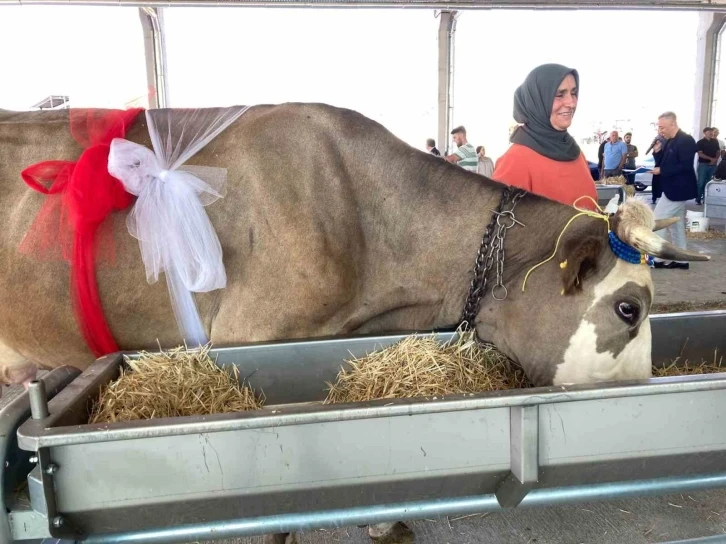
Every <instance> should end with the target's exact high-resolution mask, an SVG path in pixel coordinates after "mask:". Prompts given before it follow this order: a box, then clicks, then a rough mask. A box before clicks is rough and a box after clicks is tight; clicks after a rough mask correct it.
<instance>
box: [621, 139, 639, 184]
mask: <svg viewBox="0 0 726 544" xmlns="http://www.w3.org/2000/svg"><path fill="white" fill-rule="evenodd" d="M632 139H633V133H632V132H626V133H625V136H623V140H624V141H625V145H626V146H627V147H628V152H627V154H626V155H625V165H623V168H625V169H626V170H635V159H636V157H637V156H638V148H637V147H636V146H634V145H633V144H631V143H630V142H631V141H632ZM625 177H626V178H627V180H628V183H629V184H631V185H632V184H633V183H635V173H633V172H630V173H628V174H626V175H625Z"/></svg>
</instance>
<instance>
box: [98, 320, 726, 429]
mask: <svg viewBox="0 0 726 544" xmlns="http://www.w3.org/2000/svg"><path fill="white" fill-rule="evenodd" d="M346 363H347V364H346V365H345V366H344V367H342V368H341V370H340V372H339V373H338V376H337V379H336V382H335V384H330V383H328V387H329V393H328V396H327V399H326V400H325V401H324V402H325V404H337V403H348V402H365V401H369V400H377V399H400V398H414V397H418V398H430V399H432V400H436V399H440V398H442V397H445V396H448V395H457V394H474V393H483V392H487V391H502V390H511V389H522V388H527V387H531V384H530V383H529V381H528V380H527V378H526V376H525V374H524V372H523V371H522V369H521V368H519V367H518V366H517V365H516V364H514V363H512V362H511V361H510V360H509V359H508V358H507V357H506V356H505V355H503V354H502V353H501V352H499V351H498V350H497V349H496V348H495V347H494V346H491V345H488V344H481V343H479V342H477V340H476V339H475V337H474V333H473V332H466V333H464V332H460V333H459V334H458V336H457V337H456V339H455V340H453V341H450V342H447V343H441V342H439V341H437V340H436V339H435V338H434V336H432V335H430V336H408V337H406V338H404V339H403V340H401V341H400V342H397V343H396V344H393V345H391V346H389V347H387V348H384V349H381V350H378V351H374V352H373V353H371V354H369V355H367V356H365V357H362V358H357V359H356V358H353V359H351V360H349V361H346ZM126 364H127V365H128V369H123V368H122V370H121V375H120V377H119V378H118V379H117V380H115V381H113V382H111V383H109V384H108V385H106V386H104V387H103V388H102V389H101V391H100V393H99V397H98V400H97V401H96V402H95V403H94V406H93V409H92V413H91V418H90V423H111V422H118V421H130V420H143V419H154V418H166V417H183V416H198V415H208V414H223V413H232V412H244V411H249V410H259V409H261V408H262V406H263V405H264V397H263V396H262V395H259V396H258V395H255V393H254V391H253V390H252V389H251V388H250V387H248V386H247V385H245V384H242V385H240V383H239V375H238V370H237V367H236V366H234V365H231V367H230V370H226V369H223V368H220V367H219V366H217V365H216V363H215V362H214V361H213V360H212V359H211V358H210V357H209V346H207V347H205V348H204V349H201V350H200V349H196V350H189V349H186V348H184V347H179V348H176V349H173V350H170V351H165V352H163V351H162V352H161V353H154V354H149V353H142V354H141V355H140V357H139V358H138V359H136V360H133V359H128V358H127V359H126ZM718 372H726V366H724V365H723V360H722V358H717V356H716V355H715V356H714V360H713V361H712V362H710V363H707V362H705V361H704V362H701V364H693V363H690V362H689V361H684V362H683V363H681V362H680V361H679V360H678V359H676V360H675V361H673V362H672V363H671V364H669V365H667V366H665V367H660V368H657V367H653V376H655V377H665V376H684V375H693V374H711V373H718Z"/></svg>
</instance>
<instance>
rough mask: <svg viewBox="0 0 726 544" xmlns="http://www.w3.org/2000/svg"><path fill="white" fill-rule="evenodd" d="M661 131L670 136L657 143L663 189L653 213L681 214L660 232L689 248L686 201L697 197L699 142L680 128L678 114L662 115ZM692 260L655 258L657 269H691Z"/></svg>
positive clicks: (664, 215) (660, 216)
mask: <svg viewBox="0 0 726 544" xmlns="http://www.w3.org/2000/svg"><path fill="white" fill-rule="evenodd" d="M658 133H659V134H660V135H661V136H663V137H664V138H665V139H666V143H665V144H663V145H661V143H660V141H658V142H656V143H655V147H654V148H653V150H654V153H653V157H654V158H655V168H653V170H652V172H653V174H655V175H658V176H660V184H661V188H662V190H663V194H662V195H661V197H660V199H659V200H658V203H657V204H656V205H655V210H653V214H654V215H655V218H656V219H668V218H670V217H677V218H678V219H680V221H678V222H677V223H675V224H673V225H671V226H669V227H667V228H666V229H661V230H659V231H657V233H656V234H658V236H661V237H663V238H666V239H668V238H670V241H671V243H672V244H673V245H675V246H677V247H680V248H683V249H686V244H687V242H686V202H687V201H689V200H691V199H692V198H695V197H696V190H697V188H696V172H695V169H694V168H693V158H694V157H695V156H696V141H695V140H694V139H693V137H692V136H691V135H690V134H686V133H685V132H683V131H682V130H681V129H679V128H678V122H677V119H676V114H675V113H673V112H672V111H667V112H665V113H663V114H661V115H660V116H659V117H658ZM688 267H689V265H688V263H687V262H681V261H671V262H669V263H666V262H665V261H664V260H662V259H655V268H681V269H684V270H688Z"/></svg>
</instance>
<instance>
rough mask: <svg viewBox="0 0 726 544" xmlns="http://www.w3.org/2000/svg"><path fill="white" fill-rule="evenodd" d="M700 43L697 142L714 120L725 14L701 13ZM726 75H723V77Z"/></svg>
mask: <svg viewBox="0 0 726 544" xmlns="http://www.w3.org/2000/svg"><path fill="white" fill-rule="evenodd" d="M698 17H699V25H698V34H697V36H696V40H697V42H698V45H697V49H696V82H695V83H696V84H695V86H694V87H695V88H694V92H695V97H694V99H695V100H694V112H693V127H692V132H691V134H692V135H693V137H694V138H695V139H696V140H699V139H700V138H701V131H702V130H703V128H704V127H707V126H709V125H710V124H711V122H712V120H713V102H714V98H715V94H714V91H715V73H716V61H717V59H718V55H717V54H716V48H717V47H718V34H719V31H720V30H721V27H722V26H723V24H724V21H726V15H724V14H723V13H714V12H704V13H699V15H698ZM724 76H726V74H722V77H724ZM724 81H725V82H726V80H724Z"/></svg>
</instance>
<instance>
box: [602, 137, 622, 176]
mask: <svg viewBox="0 0 726 544" xmlns="http://www.w3.org/2000/svg"><path fill="white" fill-rule="evenodd" d="M627 154H628V146H627V145H625V142H623V141H622V140H620V138H619V137H618V131H617V130H613V131H612V132H611V133H610V139H609V140H608V141H607V142H605V147H604V148H603V161H602V164H603V177H604V178H609V177H612V176H619V175H621V174H622V173H623V165H624V164H625V159H626V155H627Z"/></svg>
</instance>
